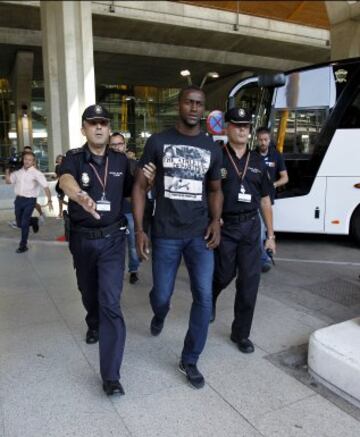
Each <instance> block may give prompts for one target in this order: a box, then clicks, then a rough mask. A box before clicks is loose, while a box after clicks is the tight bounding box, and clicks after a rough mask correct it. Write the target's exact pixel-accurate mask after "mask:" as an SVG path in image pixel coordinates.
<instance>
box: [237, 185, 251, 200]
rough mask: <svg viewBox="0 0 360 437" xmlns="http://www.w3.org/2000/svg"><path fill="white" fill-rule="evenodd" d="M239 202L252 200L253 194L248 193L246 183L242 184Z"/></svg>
mask: <svg viewBox="0 0 360 437" xmlns="http://www.w3.org/2000/svg"><path fill="white" fill-rule="evenodd" d="M238 202H245V203H250V202H251V194H248V193H246V190H245V187H244V185H241V187H240V193H238Z"/></svg>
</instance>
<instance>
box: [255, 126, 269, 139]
mask: <svg viewBox="0 0 360 437" xmlns="http://www.w3.org/2000/svg"><path fill="white" fill-rule="evenodd" d="M259 134H268V135H269V137H271V131H270V129H269V128H268V127H266V126H260V127H259V128H257V129H256V135H259Z"/></svg>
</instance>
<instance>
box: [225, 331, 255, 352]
mask: <svg viewBox="0 0 360 437" xmlns="http://www.w3.org/2000/svg"><path fill="white" fill-rule="evenodd" d="M230 339H231V341H233V342H234V343H236V344H237V345H238V348H239V350H240V351H241V352H243V353H244V354H251V353H252V352H254V350H255V347H254V344H253V342H252V341H251V340H249V339H248V338H240V339H237V338H236V337H235V336H234V335H233V334H231V336H230Z"/></svg>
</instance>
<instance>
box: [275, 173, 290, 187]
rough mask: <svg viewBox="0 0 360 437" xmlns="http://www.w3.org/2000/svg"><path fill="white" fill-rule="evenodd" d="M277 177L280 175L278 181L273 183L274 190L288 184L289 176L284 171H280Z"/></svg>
mask: <svg viewBox="0 0 360 437" xmlns="http://www.w3.org/2000/svg"><path fill="white" fill-rule="evenodd" d="M279 175H280V177H279V179H278V180H277V181H276V182H274V187H275V188H278V187H281V186H283V185H285V184H287V183H288V182H289V176H288V172H287V171H286V170H283V171H280V172H279Z"/></svg>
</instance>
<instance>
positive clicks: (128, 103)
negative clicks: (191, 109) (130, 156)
mask: <svg viewBox="0 0 360 437" xmlns="http://www.w3.org/2000/svg"><path fill="white" fill-rule="evenodd" d="M178 93H179V89H177V88H156V87H149V86H128V85H106V84H102V85H99V86H97V88H96V94H97V101H98V102H99V103H100V104H102V105H103V106H105V107H106V109H107V110H108V111H109V112H110V113H111V115H112V130H113V131H119V132H121V133H123V134H124V135H125V137H126V139H127V143H128V148H129V149H130V150H132V151H133V152H135V153H136V155H137V156H140V154H141V152H142V150H143V148H144V145H145V142H146V139H147V138H148V137H149V136H150V135H151V134H153V133H155V132H160V131H161V130H163V129H166V128H168V127H171V126H173V125H174V124H175V121H176V119H177V115H178V111H177V96H178Z"/></svg>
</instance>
